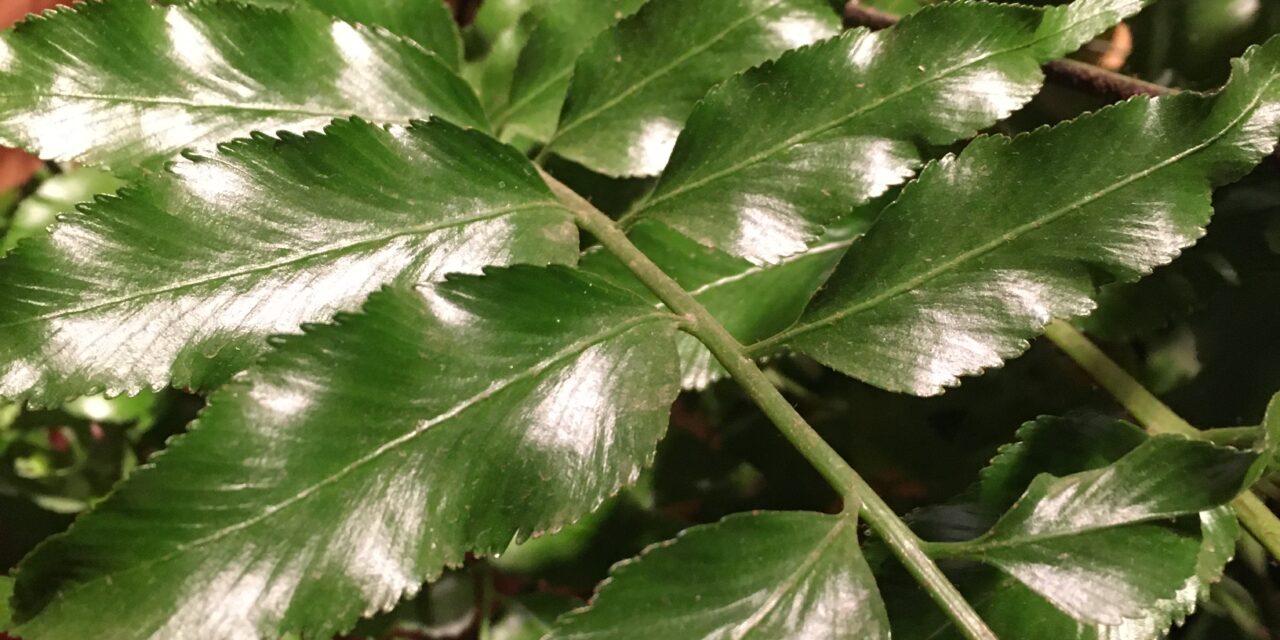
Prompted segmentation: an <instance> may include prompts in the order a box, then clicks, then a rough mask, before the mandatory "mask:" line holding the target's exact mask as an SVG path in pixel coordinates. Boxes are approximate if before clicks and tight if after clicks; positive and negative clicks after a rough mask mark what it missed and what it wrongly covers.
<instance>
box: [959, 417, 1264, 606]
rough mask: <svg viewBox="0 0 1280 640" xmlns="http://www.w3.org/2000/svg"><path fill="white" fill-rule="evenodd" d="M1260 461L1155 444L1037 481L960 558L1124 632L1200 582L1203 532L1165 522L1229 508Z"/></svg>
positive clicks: (1171, 441)
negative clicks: (1194, 579)
mask: <svg viewBox="0 0 1280 640" xmlns="http://www.w3.org/2000/svg"><path fill="white" fill-rule="evenodd" d="M1257 457H1258V456H1257V454H1255V453H1252V452H1242V451H1238V450H1235V449H1231V448H1227V447H1219V446H1216V445H1213V444H1210V443H1207V442H1203V441H1197V440H1187V439H1185V438H1183V437H1181V436H1172V435H1163V436H1156V437H1153V438H1151V439H1149V440H1147V441H1145V442H1143V443H1142V444H1140V445H1138V446H1137V447H1136V448H1135V449H1134V450H1133V451H1131V452H1129V453H1128V454H1126V455H1125V456H1124V457H1122V458H1120V459H1119V460H1117V461H1116V462H1115V463H1113V464H1111V465H1109V466H1107V467H1104V468H1101V469H1096V470H1092V471H1085V472H1081V473H1077V474H1073V475H1070V476H1066V477H1064V478H1055V477H1054V476H1052V475H1049V474H1043V475H1039V476H1037V477H1036V478H1035V479H1034V480H1033V481H1032V482H1031V486H1030V487H1028V488H1027V490H1026V492H1025V493H1024V494H1023V496H1022V497H1021V498H1020V499H1019V500H1018V502H1017V503H1015V504H1014V506H1013V508H1012V509H1011V510H1010V511H1009V512H1008V513H1006V514H1005V515H1004V516H1003V517H1001V518H1000V520H999V521H998V522H996V524H995V525H994V526H993V527H992V528H991V530H990V531H988V532H987V533H986V534H984V535H983V536H981V537H979V538H977V539H975V540H973V541H970V542H966V543H962V545H961V546H960V550H959V551H958V552H957V553H956V554H955V555H957V556H960V557H967V558H971V559H974V560H980V561H982V562H984V563H986V564H990V565H993V566H996V567H998V568H1000V569H1001V570H1003V571H1004V572H1006V573H1008V574H1010V575H1012V576H1014V577H1015V578H1017V579H1018V580H1020V581H1021V582H1022V583H1023V584H1025V585H1026V586H1027V587H1030V588H1031V589H1032V590H1034V591H1036V592H1037V593H1039V594H1040V595H1041V596H1043V597H1044V598H1045V599H1047V600H1049V601H1050V602H1052V603H1053V604H1054V605H1055V606H1057V607H1058V608H1059V609H1062V610H1063V611H1065V612H1067V613H1068V614H1070V615H1071V616H1072V617H1074V618H1076V619H1077V620H1080V621H1082V622H1086V623H1094V624H1107V625H1118V624H1121V623H1123V622H1124V621H1125V619H1128V618H1136V617H1139V616H1142V615H1144V614H1146V613H1147V611H1148V610H1149V608H1150V607H1151V604H1152V603H1153V602H1158V601H1160V600H1162V599H1167V598H1169V597H1170V595H1171V594H1175V593H1177V592H1178V590H1179V589H1181V588H1182V587H1183V586H1184V584H1185V583H1186V580H1187V577H1188V576H1193V575H1195V573H1196V567H1197V562H1198V556H1199V553H1200V546H1201V543H1200V540H1199V537H1198V535H1196V534H1195V533H1196V532H1198V530H1199V526H1196V527H1194V530H1195V531H1194V532H1187V531H1185V530H1182V529H1181V528H1179V527H1178V526H1176V525H1175V526H1171V525H1169V524H1167V523H1165V522H1161V521H1162V520H1167V519H1169V518H1173V517H1176V516H1183V515H1189V514H1194V513H1198V512H1200V511H1206V510H1209V509H1212V508H1214V507H1218V506H1221V505H1224V504H1226V503H1227V502H1228V501H1230V500H1231V499H1232V498H1234V497H1235V496H1236V495H1238V494H1239V493H1240V492H1241V491H1242V490H1245V489H1247V486H1248V485H1246V484H1243V482H1244V481H1245V479H1246V476H1247V475H1248V471H1249V469H1250V467H1251V466H1252V465H1253V463H1254V461H1255V460H1256V459H1257Z"/></svg>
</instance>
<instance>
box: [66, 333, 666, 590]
mask: <svg viewBox="0 0 1280 640" xmlns="http://www.w3.org/2000/svg"><path fill="white" fill-rule="evenodd" d="M659 321H667V322H673V320H672V316H671V314H670V313H667V312H659V313H654V312H650V313H646V314H644V315H638V316H635V317H633V318H630V319H628V320H626V321H624V322H621V323H619V324H617V325H614V326H612V327H610V328H609V329H607V330H605V331H601V332H599V333H595V334H592V335H590V336H588V337H586V338H584V339H582V340H578V341H577V342H574V343H572V344H570V345H569V346H567V347H565V348H564V349H561V350H560V351H557V352H555V353H553V354H551V355H550V356H548V357H547V358H545V359H543V360H540V361H538V362H537V363H535V364H533V365H532V366H530V367H528V368H526V369H525V370H523V371H520V372H518V373H516V374H513V375H511V376H508V377H506V378H501V379H499V380H497V381H495V382H493V383H492V384H490V385H489V386H488V387H486V388H485V389H484V390H483V391H481V392H479V393H477V394H475V395H473V396H471V397H469V398H466V399H465V400H462V401H460V402H458V403H456V404H454V405H453V406H452V407H450V408H449V409H448V410H446V411H443V412H440V413H439V414H437V415H436V416H434V417H433V418H431V419H429V420H425V421H423V422H421V423H419V425H418V426H417V427H415V428H413V429H412V430H410V431H409V432H408V433H405V434H403V435H400V436H398V437H396V438H393V439H391V440H389V441H387V442H386V443H384V444H382V445H381V446H379V447H377V448H376V449H374V450H373V451H371V452H369V453H366V454H365V455H363V456H361V457H359V458H357V459H356V460H354V461H352V462H350V463H348V464H347V465H345V466H343V467H341V468H340V469H338V470H337V471H335V472H333V473H331V474H329V475H327V476H325V477H324V478H321V479H320V480H318V481H316V482H314V483H312V484H311V485H310V486H307V487H305V488H303V489H301V490H299V491H298V492H297V493H295V494H294V495H292V496H289V497H288V498H286V499H284V500H281V501H279V502H277V503H275V504H272V505H269V506H267V507H266V508H265V509H263V510H262V511H261V512H260V513H259V514H258V515H256V516H254V517H251V518H248V519H246V520H244V521H242V522H237V523H235V524H232V525H228V526H226V527H223V528H221V529H218V530H217V531H213V532H211V533H208V534H206V535H204V536H202V537H200V538H197V539H195V540H192V541H191V542H187V543H184V544H180V545H177V546H175V547H174V549H173V550H172V551H170V552H168V553H165V554H164V555H161V556H159V557H157V558H152V559H150V560H144V561H142V562H139V563H138V564H135V565H133V566H131V567H128V568H125V569H120V570H118V571H112V572H109V573H103V574H101V575H98V576H95V577H93V578H91V579H89V580H86V581H84V582H81V583H79V584H77V585H75V586H74V587H72V588H70V589H66V590H63V591H60V592H56V595H57V597H59V598H63V599H65V598H66V597H67V596H70V595H72V594H74V593H76V592H78V591H81V590H83V589H86V588H88V587H89V586H91V585H93V584H96V583H98V582H102V581H104V580H109V579H111V578H112V577H114V576H121V575H125V574H129V573H133V572H135V571H140V570H142V569H146V568H149V567H153V566H156V565H158V564H163V563H165V562H168V561H169V560H172V559H174V558H176V557H178V556H180V555H182V554H185V553H187V552H188V551H190V550H192V549H195V548H197V547H200V546H204V545H206V544H210V543H214V542H217V541H219V540H221V539H223V538H226V537H227V536H230V535H234V534H236V533H239V532H241V531H244V530H246V529H248V528H250V527H253V526H255V525H257V524H258V523H261V522H263V521H266V520H267V519H269V518H271V517H272V516H274V515H276V514H277V513H280V512H282V511H284V510H285V509H288V508H289V507H291V506H293V505H295V504H298V503H300V502H302V501H303V500H306V499H307V498H308V497H310V496H311V495H313V494H315V493H316V492H318V491H320V490H321V489H324V488H325V487H328V486H329V485H332V484H334V483H336V482H338V481H340V480H341V479H342V478H343V477H345V476H347V475H349V474H351V473H353V472H354V471H356V470H357V469H359V468H361V467H363V466H364V465H366V464H370V463H372V462H374V461H375V460H377V459H378V458H380V457H382V456H383V455H385V454H387V453H390V452H392V451H395V450H396V449H398V448H399V447H401V446H404V445H407V444H408V443H409V442H412V441H413V440H415V439H417V438H418V437H419V436H421V435H423V434H424V433H426V432H428V431H430V430H431V429H432V428H433V427H436V426H437V425H440V424H443V423H446V422H448V421H450V420H452V419H454V418H456V417H458V416H459V415H461V414H463V413H465V412H466V411H467V410H468V409H471V408H472V407H475V406H477V405H479V404H480V403H482V402H484V401H486V400H488V399H490V398H492V397H494V396H496V395H498V394H500V393H502V392H503V391H505V390H506V389H507V388H509V387H511V386H513V385H515V384H518V383H520V382H523V381H524V380H527V379H530V378H535V377H537V376H539V375H541V374H543V373H544V372H546V371H547V370H548V369H550V368H552V367H554V366H556V365H557V364H559V363H561V362H563V361H565V360H567V359H569V358H571V357H573V356H575V355H579V354H581V353H582V352H584V351H586V350H587V349H588V348H590V347H592V346H594V345H597V344H601V343H603V342H605V341H607V340H609V339H611V338H615V337H618V336H620V335H622V334H624V333H627V332H628V331H631V330H632V329H634V328H636V327H638V326H640V325H642V324H645V323H647V322H659ZM212 406H213V405H210V407H212ZM208 410H209V409H206V413H207V412H208ZM198 427H199V424H193V425H192V432H194V430H195V429H196V428H198ZM144 472H145V470H144Z"/></svg>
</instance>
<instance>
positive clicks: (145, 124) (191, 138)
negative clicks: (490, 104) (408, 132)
mask: <svg viewBox="0 0 1280 640" xmlns="http://www.w3.org/2000/svg"><path fill="white" fill-rule="evenodd" d="M126 45H127V46H126ZM0 82H2V84H3V87H4V88H3V90H0V141H3V142H4V143H6V144H9V145H11V146H17V147H22V148H25V149H27V150H29V151H32V152H33V153H36V154H38V155H39V156H40V157H42V158H45V159H54V160H77V161H82V162H88V163H92V164H100V165H104V166H106V167H108V168H112V169H113V170H117V171H125V172H128V171H133V170H136V168H137V166H138V165H142V166H144V167H148V168H158V167H159V166H161V165H162V164H163V163H164V162H165V161H167V160H170V159H172V158H173V156H174V155H175V154H176V153H177V152H178V151H179V150H180V149H184V148H194V149H198V150H206V151H207V150H210V149H211V148H212V147H213V145H214V144H216V143H219V142H224V141H226V140H230V139H231V138H234V137H237V136H244V135H247V134H248V133H249V132H251V131H267V132H272V133H274V132H275V131H277V130H287V131H292V132H301V131H304V130H309V129H312V130H314V129H320V128H322V127H324V126H325V125H326V124H328V123H329V121H331V120H332V119H334V118H340V117H343V118H344V117H350V116H359V117H361V118H363V119H365V120H369V121H373V122H380V123H407V122H408V121H409V120H411V119H414V118H423V119H425V118H426V117H428V116H430V115H438V116H440V117H443V118H445V119H448V120H450V121H452V122H454V123H455V124H458V125H461V126H467V127H476V128H481V129H485V128H487V124H486V121H485V116H484V114H483V111H482V109H481V107H480V104H479V102H478V101H477V100H476V97H475V94H474V93H473V92H472V91H471V89H470V87H468V86H467V85H466V83H465V82H463V81H462V80H461V79H460V78H458V77H457V76H456V75H455V74H454V73H453V72H452V71H451V70H450V69H449V67H448V66H447V65H446V64H445V63H444V62H443V61H442V59H441V58H440V57H438V56H436V55H433V54H432V53H430V52H428V51H427V50H425V49H423V48H422V47H421V46H418V45H417V44H415V43H413V42H410V41H407V40H404V39H402V38H400V37H398V36H395V35H394V34H392V33H390V32H387V31H384V30H380V29H376V28H371V27H366V26H363V25H353V24H349V23H346V22H339V21H334V20H333V19H332V18H330V17H328V16H326V15H324V14H322V13H320V12H318V11H312V10H301V9H300V10H295V11H288V12H280V11H275V10H268V9H261V8H253V7H244V6H242V5H239V4H235V3H231V2H200V3H195V4H193V5H191V6H171V7H161V6H154V5H152V4H151V3H149V2H146V0H111V1H110V2H91V3H84V4H80V5H78V6H77V7H76V8H75V9H62V10H59V11H57V12H54V13H51V14H46V15H45V16H44V17H41V18H36V19H32V20H28V21H26V22H24V23H22V24H20V25H19V26H18V27H17V28H16V29H15V30H13V31H10V32H7V33H4V34H3V35H0Z"/></svg>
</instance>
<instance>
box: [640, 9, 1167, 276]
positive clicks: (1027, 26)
mask: <svg viewBox="0 0 1280 640" xmlns="http://www.w3.org/2000/svg"><path fill="white" fill-rule="evenodd" d="M1148 2H1149V0H1078V1H1077V2H1075V3H1074V4H1071V5H1067V6H1060V7H1052V8H1049V9H1036V8H1032V7H1024V6H1015V5H995V4H980V3H950V4H944V5H938V6H935V7H929V8H926V9H923V10H922V11H920V12H919V13H917V14H914V15H912V16H909V17H907V18H906V19H904V20H903V21H902V22H900V23H899V24H898V25H896V26H894V27H892V28H889V29H886V30H884V31H879V32H874V33H873V32H870V31H867V30H865V29H856V30H852V31H848V32H845V33H844V34H843V35H841V36H840V37H838V38H833V39H831V40H827V41H824V42H820V43H818V44H815V45H813V46H810V47H805V48H803V49H798V50H795V51H790V52H788V53H786V54H784V55H782V56H781V57H780V58H778V59H777V60H776V61H773V62H769V63H765V64H764V65H761V66H759V67H756V68H754V69H751V70H749V71H746V72H744V73H742V74H740V75H737V76H734V77H732V78H730V79H729V80H728V81H726V82H724V83H723V84H721V85H719V86H717V87H716V88H715V89H713V90H712V91H711V92H710V93H709V94H707V96H706V97H705V98H704V99H703V100H702V101H700V102H699V103H698V106H697V107H696V108H695V109H694V111H693V113H692V114H691V115H690V116H689V120H688V122H687V123H686V124H685V129H684V131H683V132H682V133H681V134H680V138H679V139H678V140H677V141H676V144H675V149H674V151H673V152H672V154H671V162H670V163H669V164H668V166H667V168H666V170H665V171H664V172H663V174H662V177H661V179H660V180H659V181H658V185H657V187H656V188H655V189H654V191H653V193H652V195H651V196H650V197H649V199H648V200H646V201H645V202H643V203H641V204H640V205H639V206H638V207H637V209H636V210H635V211H633V212H632V213H630V214H628V216H629V217H634V218H640V219H642V218H648V219H653V220H660V221H662V222H664V223H666V224H668V225H671V226H673V227H675V228H677V229H679V230H680V231H682V232H684V233H685V234H686V235H688V236H689V237H691V238H693V239H695V240H698V241H699V242H702V243H704V244H707V245H711V246H715V247H718V248H720V249H721V250H724V251H727V252H729V253H731V254H733V255H737V256H742V257H744V258H746V259H747V260H750V261H751V262H754V263H757V264H760V263H769V262H775V261H777V260H779V259H781V258H782V257H785V256H788V255H792V254H795V253H800V252H802V251H804V250H805V249H806V248H807V247H808V245H809V244H810V243H811V242H812V241H813V240H814V239H815V238H816V237H817V235H818V234H819V233H821V231H822V228H823V225H825V224H826V223H828V222H830V221H831V220H834V219H836V218H838V217H840V216H842V215H845V214H847V213H849V212H850V211H852V210H853V208H854V207H855V206H857V205H859V204H862V203H865V202H866V201H867V200H869V199H871V198H873V197H875V196H878V195H880V194H882V193H884V192H885V191H886V190H887V189H888V188H889V187H891V186H893V185H895V184H898V183H901V182H903V181H904V180H906V179H907V178H909V177H910V176H912V175H913V174H914V173H915V171H916V169H918V168H919V166H920V164H921V163H922V154H921V146H941V145H947V144H951V143H952V142H955V141H956V140H960V139H963V138H968V137H972V136H973V135H975V134H976V133H977V132H978V131H979V130H982V129H985V128H987V127H989V126H991V125H992V124H994V123H996V122H997V121H999V120H1001V119H1003V118H1005V117H1007V116H1008V115H1009V114H1011V113H1012V112H1013V111H1015V110H1016V109H1018V108H1020V107H1021V106H1022V105H1024V104H1026V102H1027V101H1028V100H1030V99H1031V98H1032V97H1033V96H1034V95H1035V94H1036V92H1037V91H1039V89H1040V85H1041V82H1042V81H1043V79H1044V77H1043V74H1042V73H1041V72H1040V65H1041V64H1043V63H1045V62H1048V61H1049V60H1052V59H1054V58H1057V57H1060V56H1062V55H1063V54H1065V53H1068V52H1070V51H1071V50H1073V49H1075V48H1077V47H1079V46H1080V45H1081V44H1083V43H1084V42H1086V41H1088V40H1089V39H1090V38H1092V37H1093V36H1094V35H1096V34H1097V33H1098V32H1101V31H1102V30H1104V29H1106V28H1108V27H1110V26H1112V25H1114V24H1115V23H1116V22H1119V21H1120V20H1121V19H1122V18H1124V17H1126V16H1128V15H1130V14H1133V13H1136V12H1137V11H1138V10H1139V9H1141V8H1142V7H1143V6H1144V5H1146V4H1148ZM923 42H927V43H929V46H921V43H923ZM744 131H750V132H751V134H750V135H743V132H744Z"/></svg>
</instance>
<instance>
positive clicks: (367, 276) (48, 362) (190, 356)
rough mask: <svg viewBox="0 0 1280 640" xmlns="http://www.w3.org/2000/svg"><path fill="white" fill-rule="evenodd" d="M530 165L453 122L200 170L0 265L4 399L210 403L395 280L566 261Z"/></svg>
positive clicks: (110, 207) (291, 145)
mask: <svg viewBox="0 0 1280 640" xmlns="http://www.w3.org/2000/svg"><path fill="white" fill-rule="evenodd" d="M577 250H578V243H577V237H576V231H575V229H574V227H573V225H572V223H571V222H570V221H569V217H568V214H566V213H565V212H564V211H563V210H562V209H560V208H559V205H558V204H557V203H556V201H555V199H554V197H553V196H552V195H551V193H550V191H549V190H548V189H547V188H546V186H545V185H544V184H543V182H542V181H541V179H540V178H539V177H538V176H537V174H536V173H535V172H534V169H533V168H532V166H531V165H530V164H529V162H528V161H527V160H525V159H524V158H523V157H521V156H520V155H519V154H518V153H516V152H515V151H514V150H513V149H511V148H509V147H505V146H502V145H499V144H497V143H496V142H493V141H492V140H490V139H488V138H486V137H485V136H483V135H481V134H479V133H477V132H474V131H464V130H462V129H459V128H457V127H455V126H453V125H450V124H448V123H446V122H443V121H439V120H436V121H432V122H430V123H419V124H416V125H414V126H411V127H408V128H403V127H391V128H389V129H383V128H379V127H374V126H372V125H369V124H366V123H364V122H361V121H358V120H352V121H339V122H336V123H334V124H333V125H331V126H330V127H329V128H328V129H326V132H325V133H324V134H317V133H311V134H308V135H307V136H306V137H299V136H293V135H286V136H284V137H282V138H281V139H278V140H277V139H275V138H270V137H267V136H263V135H260V134H259V135H257V136H255V137H254V138H253V139H251V140H240V141H236V142H232V143H229V144H226V145H223V146H221V147H220V149H219V150H218V152H217V153H216V154H214V155H211V156H207V157H192V158H190V159H188V160H184V161H183V162H180V163H178V164H176V165H174V166H173V167H172V173H171V174H165V175H162V176H156V177H151V178H147V179H146V180H144V181H143V182H141V183H140V184H139V185H138V186H137V187H136V188H130V189H126V190H125V191H123V192H122V194H121V195H120V197H116V198H107V199H100V200H98V201H97V202H96V203H94V204H93V205H91V206H89V207H87V208H86V209H85V210H84V213H82V214H79V215H76V216H73V217H70V218H68V219H67V220H66V221H65V222H63V223H62V224H60V225H58V226H56V227H55V228H54V229H53V231H52V235H49V236H45V237H42V238H40V239H30V240H28V241H27V242H24V243H23V244H22V245H20V246H19V247H18V249H17V250H15V251H14V252H12V253H10V254H9V255H8V256H6V257H5V259H4V260H2V261H0V300H3V301H4V304H3V305H0V397H10V398H16V397H30V398H31V399H33V400H34V401H36V402H38V403H40V404H46V405H47V404H53V403H56V402H58V401H61V400H65V399H68V398H72V397H75V396H80V395H87V394H93V393H97V392H101V391H106V392H107V393H108V394H109V395H116V394H119V393H135V392H137V391H139V390H141V389H144V388H147V387H151V388H159V387H162V386H164V385H166V384H168V383H170V382H172V383H173V384H175V385H177V386H179V387H193V388H210V387H212V386H214V385H216V384H218V383H220V382H222V381H225V380H226V379H227V378H228V377H229V376H230V375H231V374H232V373H234V372H235V371H238V370H240V369H242V368H244V367H245V366H247V365H248V364H249V363H250V362H252V361H253V359H254V358H256V357H257V356H258V355H259V354H261V353H262V352H263V351H264V350H265V349H266V343H265V341H264V337H265V336H267V335H270V334H273V333H292V332H295V331H296V330H297V328H298V326H299V325H300V324H302V323H304V322H316V321H322V320H326V319H328V318H329V317H331V316H332V315H333V313H334V312H335V311H337V310H342V309H353V308H355V307H357V306H358V305H359V304H360V303H361V302H362V301H363V300H364V298H365V296H367V295H368V294H369V293H370V292H371V291H373V290H375V289H377V288H378V287H379V286H381V285H383V284H386V283H388V282H402V283H416V282H425V281H428V280H433V279H438V278H440V277H441V276H443V275H444V274H446V273H450V272H459V271H466V272H476V271H479V270H480V269H481V267H484V266H486V265H492V264H510V263H520V262H525V263H548V262H560V263H571V262H573V261H574V260H575V259H576V256H577Z"/></svg>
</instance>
